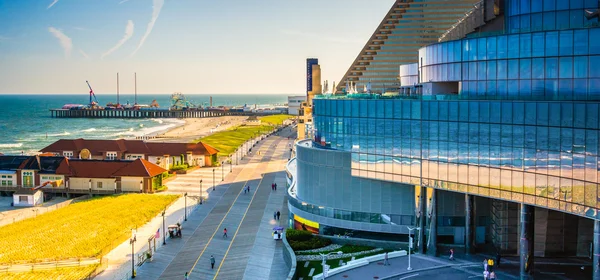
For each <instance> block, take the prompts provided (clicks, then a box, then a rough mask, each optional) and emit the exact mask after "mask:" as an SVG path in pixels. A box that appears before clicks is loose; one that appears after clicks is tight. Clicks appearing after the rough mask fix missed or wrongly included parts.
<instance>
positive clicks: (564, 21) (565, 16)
mask: <svg viewBox="0 0 600 280" xmlns="http://www.w3.org/2000/svg"><path fill="white" fill-rule="evenodd" d="M558 2H559V3H560V2H566V1H564V0H562V1H558ZM569 19H570V18H569V11H559V12H556V29H559V30H560V29H568V28H569Z"/></svg>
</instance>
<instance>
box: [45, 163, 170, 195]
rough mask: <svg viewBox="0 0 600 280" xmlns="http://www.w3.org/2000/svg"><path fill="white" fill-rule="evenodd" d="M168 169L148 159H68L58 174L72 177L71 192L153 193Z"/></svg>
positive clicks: (67, 183)
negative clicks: (154, 187)
mask: <svg viewBox="0 0 600 280" xmlns="http://www.w3.org/2000/svg"><path fill="white" fill-rule="evenodd" d="M166 171H167V170H166V169H164V168H162V167H160V166H157V165H155V164H153V163H151V162H149V161H147V160H144V159H136V160H134V161H107V160H80V159H65V160H64V161H62V163H61V165H60V166H59V167H58V169H57V170H56V174H58V175H64V176H66V177H67V178H68V180H67V182H66V186H65V188H66V189H67V192H69V193H92V194H93V193H122V192H139V193H152V192H153V186H161V185H162V173H164V172H166Z"/></svg>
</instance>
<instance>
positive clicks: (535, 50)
mask: <svg viewBox="0 0 600 280" xmlns="http://www.w3.org/2000/svg"><path fill="white" fill-rule="evenodd" d="M544 41H545V40H544V33H542V32H539V33H533V35H532V42H533V44H532V53H531V55H532V56H534V57H535V56H544Z"/></svg>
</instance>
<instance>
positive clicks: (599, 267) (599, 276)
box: [592, 220, 600, 280]
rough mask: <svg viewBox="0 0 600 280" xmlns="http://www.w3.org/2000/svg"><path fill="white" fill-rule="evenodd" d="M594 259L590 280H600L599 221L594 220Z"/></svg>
mask: <svg viewBox="0 0 600 280" xmlns="http://www.w3.org/2000/svg"><path fill="white" fill-rule="evenodd" d="M593 253H594V258H593V263H592V268H593V270H594V272H593V276H592V279H594V280H600V221H598V220H594V252H593Z"/></svg>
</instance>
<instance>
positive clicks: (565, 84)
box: [558, 79, 573, 96]
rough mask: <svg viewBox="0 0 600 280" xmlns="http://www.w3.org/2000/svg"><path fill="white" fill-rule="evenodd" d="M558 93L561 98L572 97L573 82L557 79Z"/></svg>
mask: <svg viewBox="0 0 600 280" xmlns="http://www.w3.org/2000/svg"><path fill="white" fill-rule="evenodd" d="M558 92H559V94H560V95H561V96H568V95H572V94H573V80H571V79H559V80H558Z"/></svg>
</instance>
